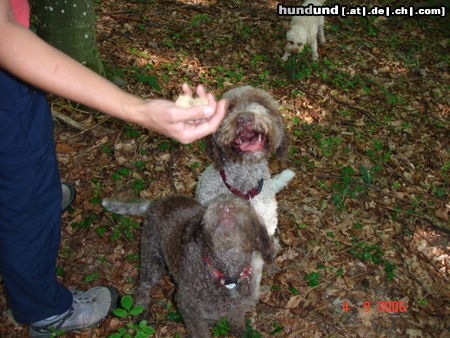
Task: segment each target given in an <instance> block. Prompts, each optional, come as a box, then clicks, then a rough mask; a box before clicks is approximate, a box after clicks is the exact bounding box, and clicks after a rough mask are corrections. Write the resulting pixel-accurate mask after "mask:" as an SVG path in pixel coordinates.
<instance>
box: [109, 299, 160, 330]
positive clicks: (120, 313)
mask: <svg viewBox="0 0 450 338" xmlns="http://www.w3.org/2000/svg"><path fill="white" fill-rule="evenodd" d="M133 304H134V299H133V297H132V296H129V295H127V296H123V297H122V298H121V299H120V305H121V306H122V307H119V308H117V309H115V310H113V311H112V312H113V314H114V315H116V316H117V317H119V318H128V319H130V320H132V318H133V317H136V316H139V315H140V314H141V313H142V312H143V311H144V307H143V306H133ZM147 324H148V322H147V321H146V320H141V321H140V322H139V323H138V324H133V323H128V324H127V328H128V329H126V328H120V329H118V331H117V332H116V333H114V334H112V335H111V336H109V338H131V337H135V338H145V337H150V336H151V335H153V334H154V333H155V332H156V331H155V329H154V328H153V327H151V326H148V325H147Z"/></svg>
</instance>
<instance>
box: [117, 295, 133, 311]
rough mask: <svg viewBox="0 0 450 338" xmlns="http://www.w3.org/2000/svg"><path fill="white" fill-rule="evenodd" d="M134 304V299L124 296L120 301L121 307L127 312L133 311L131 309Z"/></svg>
mask: <svg viewBox="0 0 450 338" xmlns="http://www.w3.org/2000/svg"><path fill="white" fill-rule="evenodd" d="M133 303H134V299H133V297H131V296H123V297H122V298H121V299H120V305H122V307H123V308H124V309H127V310H130V309H131V307H132V306H133Z"/></svg>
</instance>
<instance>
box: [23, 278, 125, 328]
mask: <svg viewBox="0 0 450 338" xmlns="http://www.w3.org/2000/svg"><path fill="white" fill-rule="evenodd" d="M72 294H73V304H72V307H71V308H70V309H69V310H67V311H66V312H64V313H62V314H59V315H55V316H51V317H49V318H47V319H44V320H40V321H38V322H34V323H31V324H30V334H31V336H32V337H50V336H51V335H52V334H55V333H56V332H58V331H63V332H67V331H72V330H77V329H84V328H89V327H92V326H95V325H97V324H98V323H99V322H100V321H101V320H102V319H104V318H105V317H106V316H107V315H108V314H109V312H110V311H111V310H112V309H114V308H115V307H116V304H117V298H118V295H117V291H116V289H115V288H113V287H108V286H97V287H95V288H92V289H89V290H87V291H85V292H81V291H72Z"/></svg>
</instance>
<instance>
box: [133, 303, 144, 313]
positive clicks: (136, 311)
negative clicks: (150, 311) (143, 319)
mask: <svg viewBox="0 0 450 338" xmlns="http://www.w3.org/2000/svg"><path fill="white" fill-rule="evenodd" d="M142 312H144V307H143V306H141V305H139V306H136V307H134V308H132V309H131V311H130V315H132V316H137V315H140V314H141V313H142Z"/></svg>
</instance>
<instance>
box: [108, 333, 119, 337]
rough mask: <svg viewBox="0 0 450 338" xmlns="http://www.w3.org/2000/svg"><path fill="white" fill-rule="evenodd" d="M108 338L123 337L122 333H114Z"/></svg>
mask: <svg viewBox="0 0 450 338" xmlns="http://www.w3.org/2000/svg"><path fill="white" fill-rule="evenodd" d="M108 338H122V335H121V334H120V333H114V334H112V335H110V336H109V337H108Z"/></svg>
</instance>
